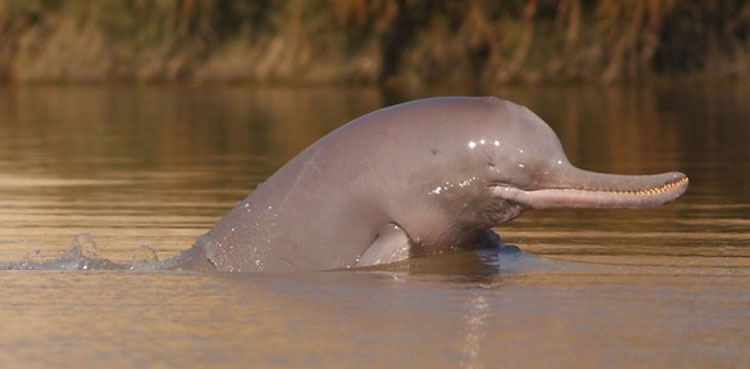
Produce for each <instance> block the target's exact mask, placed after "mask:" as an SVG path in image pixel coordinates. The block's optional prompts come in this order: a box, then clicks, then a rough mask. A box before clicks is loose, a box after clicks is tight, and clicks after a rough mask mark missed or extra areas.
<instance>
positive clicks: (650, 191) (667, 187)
mask: <svg viewBox="0 0 750 369" xmlns="http://www.w3.org/2000/svg"><path fill="white" fill-rule="evenodd" d="M688 181H689V179H688V178H687V177H682V178H680V179H679V180H677V181H674V182H669V183H666V184H664V185H662V186H659V187H651V188H639V189H636V190H610V189H592V190H588V191H592V192H607V193H613V194H617V195H633V196H648V195H658V194H661V193H664V192H668V191H671V190H673V189H675V188H677V187H679V186H681V185H683V184H685V183H687V182H688Z"/></svg>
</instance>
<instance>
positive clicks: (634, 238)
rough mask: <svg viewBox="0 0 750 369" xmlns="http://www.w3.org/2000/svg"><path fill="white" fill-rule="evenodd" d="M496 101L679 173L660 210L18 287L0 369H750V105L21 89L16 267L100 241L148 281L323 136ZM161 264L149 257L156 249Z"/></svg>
mask: <svg viewBox="0 0 750 369" xmlns="http://www.w3.org/2000/svg"><path fill="white" fill-rule="evenodd" d="M480 92H481V93H490V94H494V95H497V96H500V97H504V98H507V99H511V100H514V101H517V102H519V103H522V104H524V105H527V106H528V107H530V108H531V109H532V110H533V111H535V112H536V113H537V114H539V115H540V116H541V117H542V118H543V119H545V120H546V121H547V122H548V123H549V124H550V125H551V126H552V127H553V129H554V130H555V131H556V132H557V133H558V135H559V137H560V139H561V141H562V142H563V146H564V147H565V149H566V152H567V154H568V156H569V157H570V159H571V162H573V163H574V164H576V165H578V166H581V167H583V168H586V169H591V170H597V171H609V172H621V173H641V172H642V173H653V172H662V171H667V170H680V171H683V172H685V173H687V174H688V175H689V176H690V178H691V187H690V189H689V190H688V193H687V194H686V195H685V196H683V197H682V198H681V199H679V200H678V201H677V202H675V203H672V204H669V205H668V206H665V207H661V208H656V209H647V210H622V211H605V210H569V209H559V210H544V211H536V212H533V211H532V212H529V213H527V214H525V215H523V216H522V217H521V218H519V219H517V220H515V221H514V222H513V223H512V224H509V225H506V226H504V227H502V228H500V229H498V232H499V233H500V234H501V235H502V236H503V238H504V239H505V241H506V242H511V243H515V244H518V245H519V246H520V247H521V248H522V249H524V250H526V251H527V252H530V253H533V254H536V255H540V256H541V257H531V256H527V255H521V256H518V255H516V256H513V255H496V254H491V253H490V254H487V253H479V254H478V255H476V254H471V253H465V254H457V255H444V256H441V257H435V258H430V259H423V260H414V261H411V262H409V263H406V264H404V265H400V266H397V267H394V268H391V269H390V270H385V271H383V270H381V271H376V272H358V273H338V272H336V273H311V274H300V275H246V274H228V275H224V274H217V275H200V274H180V273H148V272H134V271H111V272H91V271H89V272H82V271H78V272H60V271H57V272H55V271H0V285H2V286H3V288H0V318H2V322H3V323H2V324H0V327H1V328H0V367H3V368H6V367H15V368H22V367H32V368H36V367H58V366H59V363H60V362H61V361H62V360H64V361H69V362H76V363H81V365H80V366H81V367H124V366H129V367H133V366H138V367H159V366H169V367H173V366H182V367H188V368H189V367H205V366H208V365H214V366H218V367H238V368H239V367H273V366H285V367H288V366H297V367H310V366H317V367H352V366H355V365H359V366H366V367H393V366H394V365H401V366H420V367H457V366H458V367H474V368H479V367H487V368H490V367H497V366H509V367H545V368H546V367H551V366H552V367H561V366H565V367H570V366H576V367H604V366H612V364H613V363H616V365H617V366H620V367H644V366H650V367H655V366H658V367H665V366H671V367H676V366H689V367H696V366H698V367H705V366H720V367H741V366H748V365H750V355H748V354H747V353H746V350H745V347H746V346H747V343H748V342H750V335H749V334H748V332H750V319H749V318H748V314H747V306H748V304H749V303H750V241H749V240H750V231H748V229H750V227H749V226H750V220H749V218H750V217H749V215H750V191H748V186H747V183H748V181H750V174H749V173H750V145H748V142H750V124H749V123H750V104H747V102H748V101H750V91H748V90H746V89H745V90H742V89H740V88H713V89H699V90H696V89H688V88H682V89H663V90H659V89H635V88H632V89H603V88H580V87H565V88H541V87H540V88H532V89H504V90H497V91H456V90H451V91H432V92H430V93H392V92H381V91H376V90H370V89H341V88H301V89H300V88H296V89H290V88H262V89H261V88H251V87H247V86H201V87H191V86H161V87H123V86H111V87H100V86H87V87H54V86H35V87H0V263H3V262H9V261H19V260H32V261H37V260H42V261H43V260H49V259H51V258H53V257H56V256H58V255H60V254H61V253H62V252H63V251H65V250H66V249H67V248H68V246H69V244H70V242H71V240H73V238H74V236H75V235H76V234H79V233H84V232H86V233H90V234H92V235H93V237H94V240H95V241H96V242H97V244H98V245H99V247H98V253H99V254H100V255H101V256H103V257H106V258H109V259H112V260H114V261H116V262H120V263H122V262H129V261H131V260H132V258H133V252H134V251H135V250H137V249H138V248H139V247H140V246H142V245H144V244H147V245H150V246H151V247H153V248H154V249H155V250H156V251H157V252H158V254H159V257H160V259H164V258H167V257H170V256H172V255H174V254H175V253H176V252H178V251H179V250H182V249H184V248H186V247H188V246H189V245H190V244H191V243H192V241H193V240H194V239H195V238H196V237H197V236H198V235H200V234H201V233H203V232H205V231H206V230H207V229H208V228H209V227H210V226H211V225H212V224H213V223H214V222H215V221H216V220H217V219H218V218H219V217H220V216H222V215H224V214H225V213H226V212H228V211H229V209H230V208H231V207H232V206H233V205H234V203H235V202H236V201H239V200H241V199H242V198H244V197H245V196H246V195H247V193H248V192H249V191H250V190H251V189H252V188H254V187H255V186H256V185H257V184H258V183H260V182H261V181H262V180H263V179H264V178H266V177H267V176H268V175H270V174H271V173H272V172H273V171H275V170H276V169H277V168H278V167H280V166H281V165H283V163H285V162H286V161H287V160H289V159H290V158H291V157H292V156H294V155H295V154H296V153H297V152H299V151H300V150H302V149H303V148H304V147H306V146H307V145H309V144H310V143H312V142H313V141H314V140H316V139H317V138H319V137H320V136H322V135H324V134H325V133H327V132H329V131H331V130H332V129H334V128H335V127H337V126H338V125H340V124H342V123H344V122H346V121H348V120H350V119H352V118H354V117H356V116H358V115H361V114H363V113H365V112H368V111H371V110H374V109H376V108H378V107H380V106H383V105H387V104H392V103H396V102H400V101H404V100H408V99H413V98H418V97H423V96H428V95H435V94H447V93H450V94H459V93H467V94H468V93H472V94H476V93H480ZM141 250H143V249H141Z"/></svg>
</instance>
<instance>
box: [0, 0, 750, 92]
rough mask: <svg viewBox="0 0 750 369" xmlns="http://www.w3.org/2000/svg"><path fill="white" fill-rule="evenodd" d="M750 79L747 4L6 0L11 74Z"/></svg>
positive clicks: (1, 65)
mask: <svg viewBox="0 0 750 369" xmlns="http://www.w3.org/2000/svg"><path fill="white" fill-rule="evenodd" d="M662 77H666V78H687V79H700V80H705V79H709V80H737V79H744V80H748V79H750V3H748V2H747V1H744V0H712V1H702V0H631V1H620V0H599V1H585V0H559V1H552V0H509V1H493V0H466V1H460V2H458V1H452V0H372V1H367V0H276V1H273V0H265V1H262V0H259V1H229V0H108V1H86V0H0V79H3V80H9V81H18V82H24V81H58V82H59V81H111V80H126V81H182V80H188V81H261V82H292V83H365V84H374V83H381V84H407V85H420V84H429V83H463V82H472V83H482V84H500V83H540V82H578V81H581V82H601V83H616V82H628V81H639V80H644V79H653V78H662Z"/></svg>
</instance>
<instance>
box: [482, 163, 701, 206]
mask: <svg viewBox="0 0 750 369" xmlns="http://www.w3.org/2000/svg"><path fill="white" fill-rule="evenodd" d="M687 187H688V177H687V176H686V175H685V174H683V173H680V172H668V173H662V174H653V175H621V174H606V173H597V172H591V171H587V170H583V169H578V168H575V167H571V168H570V170H566V171H565V173H564V174H563V175H561V176H560V177H559V178H557V179H556V180H554V181H551V182H550V183H546V184H545V185H544V186H542V187H541V188H539V189H535V190H522V189H518V188H513V187H507V186H498V187H495V188H494V189H493V191H494V192H495V194H496V195H498V196H501V197H504V198H506V199H509V200H512V201H515V202H519V203H522V204H524V205H526V206H529V207H531V208H533V209H543V208H552V207H574V208H644V207H653V206H659V205H663V204H665V203H668V202H670V201H673V200H675V199H676V198H678V197H679V196H680V195H682V194H683V193H685V191H686V190H687Z"/></svg>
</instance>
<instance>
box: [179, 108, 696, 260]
mask: <svg viewBox="0 0 750 369" xmlns="http://www.w3.org/2000/svg"><path fill="white" fill-rule="evenodd" d="M687 186H688V178H687V177H686V176H685V175H684V174H682V173H680V172H668V173H662V174H655V175H617V174H604V173H595V172H590V171H586V170H583V169H579V168H576V167H575V166H573V165H572V164H571V163H570V162H569V161H568V159H567V158H566V156H565V153H564V152H563V149H562V145H561V144H560V140H559V139H558V138H557V136H556V135H555V133H554V132H553V131H552V129H551V128H550V127H549V126H548V125H547V124H546V123H545V122H544V121H543V120H542V119H541V118H539V117H538V116H537V115H536V114H534V113H533V112H531V111H530V110H529V109H527V108H526V107H524V106H521V105H518V104H515V103H512V102H509V101H504V100H500V99H498V98H495V97H435V98H428V99H422V100H416V101H412V102H407V103H403V104H398V105H394V106H390V107H386V108H383V109H380V110H377V111H374V112H372V113H369V114H366V115H364V116H362V117H360V118H357V119H355V120H353V121H351V122H349V123H347V124H345V125H343V126H341V127H340V128H338V129H336V130H334V131H333V132H331V133H330V134H328V135H326V136H325V137H323V138H321V139H320V140H318V141H317V142H315V143H314V144H312V145H311V146H310V147H308V148H307V149H305V150H304V151H302V152H301V153H300V154H299V155H297V156H296V157H295V158H293V159H292V160H291V161H289V162H288V163H287V164H286V165H284V166H283V167H282V168H281V169H279V170H278V171H277V172H276V173H275V174H273V175H272V176H271V177H269V178H268V180H266V181H265V182H264V183H262V184H261V185H260V186H258V188H256V189H255V190H254V191H253V192H252V193H251V194H250V195H249V196H248V197H247V198H245V199H244V200H243V201H241V202H240V203H238V204H237V206H236V207H235V208H234V209H233V210H232V211H231V212H230V213H229V214H228V215H226V216H225V217H224V218H222V219H221V220H220V221H219V222H218V223H217V224H216V225H215V226H214V227H213V228H212V229H211V230H210V231H209V232H208V233H206V234H204V235H202V236H201V237H199V238H198V239H197V240H196V242H195V243H194V244H193V246H192V247H191V248H190V249H188V250H185V251H183V252H182V253H180V254H178V255H177V256H175V257H174V258H172V259H169V260H168V261H167V264H168V267H169V268H174V269H183V270H198V271H266V272H275V271H297V270H304V271H307V270H331V269H345V268H351V267H362V266H370V265H378V264H386V263H390V262H395V261H400V260H404V259H406V258H409V257H417V256H424V255H432V254H437V253H443V252H445V251H449V250H456V249H463V248H472V247H477V245H486V244H487V243H493V242H499V238H498V237H497V236H496V235H495V234H494V232H492V230H491V228H492V227H495V226H499V225H501V224H503V223H506V222H508V221H510V220H512V219H514V218H516V217H518V216H519V215H521V214H522V213H523V212H524V211H526V210H530V209H544V208H553V207H574V208H642V207H653V206H659V205H662V204H665V203H667V202H670V201H672V200H675V199H676V198H677V197H679V196H680V195H681V194H683V193H684V192H685V190H686V189H687Z"/></svg>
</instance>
